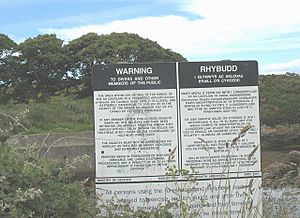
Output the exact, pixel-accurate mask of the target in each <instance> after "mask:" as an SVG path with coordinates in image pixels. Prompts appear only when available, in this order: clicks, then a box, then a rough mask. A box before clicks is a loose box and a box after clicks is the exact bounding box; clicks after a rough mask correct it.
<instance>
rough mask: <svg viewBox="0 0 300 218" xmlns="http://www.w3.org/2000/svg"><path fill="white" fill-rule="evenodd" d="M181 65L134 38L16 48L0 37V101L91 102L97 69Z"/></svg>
mask: <svg viewBox="0 0 300 218" xmlns="http://www.w3.org/2000/svg"><path fill="white" fill-rule="evenodd" d="M171 61H173V62H174V61H186V59H185V58H183V57H182V56H181V55H180V54H178V53H175V52H173V51H171V50H169V49H164V48H162V47H161V46H160V45H158V44H157V43H156V42H153V41H151V40H149V39H144V38H141V37H139V36H138V35H136V34H129V33H112V34H109V35H97V34H96V33H89V34H87V35H84V36H82V37H80V38H78V39H74V40H72V41H70V42H69V43H68V44H64V41H63V40H61V39H59V38H57V37H56V35H54V34H45V35H38V36H36V37H34V38H28V39H26V40H25V41H24V42H22V43H20V44H19V45H17V44H16V43H15V42H14V41H13V40H11V39H10V38H9V37H8V36H6V35H3V34H0V76H1V80H0V100H1V101H2V102H8V101H16V102H21V103H22V102H28V101H30V100H31V99H33V100H35V101H40V102H44V101H46V100H48V98H49V97H50V96H53V95H57V94H61V93H62V92H66V93H68V94H70V93H69V92H72V91H73V92H74V90H76V92H77V94H78V95H79V96H84V97H86V96H91V94H92V87H91V72H92V68H93V66H94V65H95V64H97V63H102V62H104V63H106V64H111V63H117V62H129V63H144V62H171Z"/></svg>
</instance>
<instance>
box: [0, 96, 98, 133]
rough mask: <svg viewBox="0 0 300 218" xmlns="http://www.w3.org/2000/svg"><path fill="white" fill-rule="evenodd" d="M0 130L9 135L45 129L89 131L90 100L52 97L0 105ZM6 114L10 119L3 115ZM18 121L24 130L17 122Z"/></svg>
mask: <svg viewBox="0 0 300 218" xmlns="http://www.w3.org/2000/svg"><path fill="white" fill-rule="evenodd" d="M0 112H1V113H2V115H1V114H0V121H1V122H0V129H2V132H3V129H4V130H5V129H6V130H9V132H10V133H11V134H17V133H20V132H26V133H27V134H35V133H47V132H78V131H90V130H93V100H92V97H89V98H85V99H73V98H71V97H63V96H55V97H52V98H51V99H50V100H49V101H48V102H47V103H35V102H29V103H28V104H6V105H0ZM3 113H4V114H6V115H8V116H10V117H14V118H16V120H12V119H11V118H9V117H7V116H4V115H3ZM17 121H18V122H19V123H21V124H22V125H23V126H24V127H26V128H27V129H28V131H25V129H24V128H23V127H22V126H21V125H19V124H18V122H17Z"/></svg>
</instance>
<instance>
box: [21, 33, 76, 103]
mask: <svg viewBox="0 0 300 218" xmlns="http://www.w3.org/2000/svg"><path fill="white" fill-rule="evenodd" d="M19 49H20V72H19V75H18V80H17V81H18V82H19V83H18V85H15V94H18V95H21V96H23V98H22V100H28V98H34V99H38V100H40V101H45V100H47V99H48V97H50V96H52V95H54V94H55V93H56V92H58V91H60V90H62V89H64V82H65V81H67V78H68V71H67V66H68V62H69V60H70V59H69V57H68V54H67V51H66V50H65V49H64V47H63V40H61V39H58V38H57V37H56V35H54V34H50V35H48V34H47V35H39V36H37V37H35V38H29V39H27V40H25V41H24V42H23V43H21V44H20V46H19ZM22 93H24V94H25V96H24V94H22ZM21 96H19V98H20V97H21Z"/></svg>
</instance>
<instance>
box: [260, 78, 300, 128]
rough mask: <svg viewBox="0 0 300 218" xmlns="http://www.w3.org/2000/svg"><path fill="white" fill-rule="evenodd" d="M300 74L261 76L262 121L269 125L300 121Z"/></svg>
mask: <svg viewBox="0 0 300 218" xmlns="http://www.w3.org/2000/svg"><path fill="white" fill-rule="evenodd" d="M299 93H300V74H296V73H286V74H285V75H263V76H260V98H261V105H260V106H261V111H260V113H261V115H260V116H261V122H262V123H263V124H265V125H268V126H275V125H279V124H296V123H299V122H300V97H299Z"/></svg>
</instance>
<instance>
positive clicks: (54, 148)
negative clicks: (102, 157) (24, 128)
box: [11, 132, 95, 179]
mask: <svg viewBox="0 0 300 218" xmlns="http://www.w3.org/2000/svg"><path fill="white" fill-rule="evenodd" d="M11 142H12V143H13V144H15V146H18V147H24V146H26V145H35V146H36V149H37V150H38V151H39V154H40V156H41V157H46V158H50V159H55V160H58V161H60V162H66V160H67V159H68V160H70V161H72V160H73V159H74V158H76V157H78V156H83V155H85V154H87V155H88V156H89V158H88V160H87V161H85V162H84V164H82V165H81V166H80V167H78V169H76V170H75V172H74V173H75V177H76V178H80V179H81V178H86V177H91V178H94V177H95V145H94V135H93V132H77V133H63V134H60V133H59V134H58V133H49V134H45V135H43V134H38V135H24V136H18V137H16V138H14V139H12V141H11Z"/></svg>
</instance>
